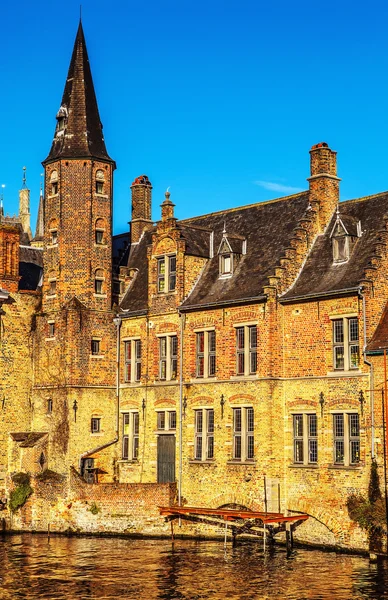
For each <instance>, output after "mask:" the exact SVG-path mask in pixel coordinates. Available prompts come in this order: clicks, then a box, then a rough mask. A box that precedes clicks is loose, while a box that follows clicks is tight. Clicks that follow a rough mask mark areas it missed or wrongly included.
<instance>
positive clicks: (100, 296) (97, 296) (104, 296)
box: [94, 294, 107, 298]
mask: <svg viewBox="0 0 388 600" xmlns="http://www.w3.org/2000/svg"><path fill="white" fill-rule="evenodd" d="M94 297H95V298H107V295H106V294H94Z"/></svg>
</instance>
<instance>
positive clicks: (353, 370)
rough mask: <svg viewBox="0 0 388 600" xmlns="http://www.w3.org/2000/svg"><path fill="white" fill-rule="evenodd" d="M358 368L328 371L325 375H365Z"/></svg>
mask: <svg viewBox="0 0 388 600" xmlns="http://www.w3.org/2000/svg"><path fill="white" fill-rule="evenodd" d="M365 374H366V373H363V372H362V371H360V369H352V370H351V371H340V370H338V371H329V372H328V373H327V377H359V376H360V375H365Z"/></svg>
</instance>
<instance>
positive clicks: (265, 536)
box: [263, 523, 267, 552]
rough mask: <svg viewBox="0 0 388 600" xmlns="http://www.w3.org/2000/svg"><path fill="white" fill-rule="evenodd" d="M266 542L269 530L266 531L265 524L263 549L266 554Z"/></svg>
mask: <svg viewBox="0 0 388 600" xmlns="http://www.w3.org/2000/svg"><path fill="white" fill-rule="evenodd" d="M266 540H267V530H266V527H265V523H264V534H263V542H264V544H263V549H264V552H265V543H266Z"/></svg>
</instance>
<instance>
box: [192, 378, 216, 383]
mask: <svg viewBox="0 0 388 600" xmlns="http://www.w3.org/2000/svg"><path fill="white" fill-rule="evenodd" d="M213 381H217V377H193V378H192V379H190V383H212V382H213Z"/></svg>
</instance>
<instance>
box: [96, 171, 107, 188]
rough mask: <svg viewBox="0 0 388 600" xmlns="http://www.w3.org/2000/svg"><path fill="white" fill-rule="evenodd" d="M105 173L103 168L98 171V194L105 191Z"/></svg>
mask: <svg viewBox="0 0 388 600" xmlns="http://www.w3.org/2000/svg"><path fill="white" fill-rule="evenodd" d="M104 182H105V175H104V171H103V170H102V169H98V171H96V194H103V193H104Z"/></svg>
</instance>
